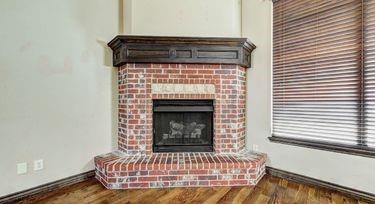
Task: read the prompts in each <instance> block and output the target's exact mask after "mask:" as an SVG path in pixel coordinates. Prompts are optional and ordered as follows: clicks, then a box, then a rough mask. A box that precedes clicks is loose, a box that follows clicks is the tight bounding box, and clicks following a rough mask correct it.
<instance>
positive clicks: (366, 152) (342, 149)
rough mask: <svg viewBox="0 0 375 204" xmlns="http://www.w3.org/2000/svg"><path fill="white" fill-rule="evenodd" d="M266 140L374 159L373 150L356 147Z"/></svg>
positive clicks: (279, 139)
mask: <svg viewBox="0 0 375 204" xmlns="http://www.w3.org/2000/svg"><path fill="white" fill-rule="evenodd" d="M268 139H269V140H270V141H271V142H275V143H280V144H287V145H294V146H299V147H307V148H312V149H318V150H325V151H330V152H337V153H344V154H351V155H356V156H363V157H370V158H375V150H374V148H367V149H365V148H363V147H357V146H350V145H342V144H335V143H328V142H318V141H307V140H299V139H295V138H293V139H291V138H285V137H278V136H272V137H269V138H268Z"/></svg>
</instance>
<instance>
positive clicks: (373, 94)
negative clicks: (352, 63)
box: [362, 0, 375, 148]
mask: <svg viewBox="0 0 375 204" xmlns="http://www.w3.org/2000/svg"><path fill="white" fill-rule="evenodd" d="M363 3H364V9H363V11H364V15H363V16H364V18H363V19H364V21H363V22H364V23H363V33H364V34H363V41H364V43H363V44H364V104H365V105H364V110H365V111H364V118H365V119H364V122H365V123H364V124H365V125H364V135H363V139H362V142H363V144H364V145H366V146H368V147H372V148H374V147H375V0H365V1H363Z"/></svg>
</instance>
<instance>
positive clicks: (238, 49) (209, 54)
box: [108, 35, 255, 68]
mask: <svg viewBox="0 0 375 204" xmlns="http://www.w3.org/2000/svg"><path fill="white" fill-rule="evenodd" d="M108 46H109V47H110V48H111V49H112V50H113V66H115V67H119V66H122V65H124V64H126V63H194V64H236V65H241V66H243V67H246V68H247V67H250V65H251V52H252V51H253V50H254V49H255V45H254V44H252V43H251V42H250V41H248V40H247V38H213V37H212V38H208V37H161V36H130V35H119V36H116V37H115V38H114V39H113V40H112V41H111V42H109V43H108Z"/></svg>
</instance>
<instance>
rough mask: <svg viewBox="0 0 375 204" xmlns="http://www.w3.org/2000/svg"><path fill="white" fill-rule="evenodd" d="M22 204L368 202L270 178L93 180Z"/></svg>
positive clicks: (38, 196) (318, 203)
mask: <svg viewBox="0 0 375 204" xmlns="http://www.w3.org/2000/svg"><path fill="white" fill-rule="evenodd" d="M19 203H63V204H66V203H162V204H168V203H317V204H324V203H337V204H338V203H366V202H364V201H359V200H357V199H355V198H352V197H348V196H346V195H342V194H339V193H336V192H333V191H330V190H327V189H322V188H316V187H311V186H306V185H303V184H299V183H294V182H291V181H287V180H284V179H280V178H277V177H272V176H269V175H266V176H265V177H264V178H263V179H262V180H261V181H260V183H259V184H258V185H257V186H256V187H215V188H169V189H141V190H107V189H105V188H104V187H103V186H102V185H101V184H99V183H98V182H97V181H96V180H95V179H90V180H88V181H85V182H81V183H78V184H75V185H72V186H69V187H65V188H63V189H60V190H57V191H52V192H49V193H47V194H42V195H36V196H33V197H30V198H27V199H25V200H23V201H21V202H19Z"/></svg>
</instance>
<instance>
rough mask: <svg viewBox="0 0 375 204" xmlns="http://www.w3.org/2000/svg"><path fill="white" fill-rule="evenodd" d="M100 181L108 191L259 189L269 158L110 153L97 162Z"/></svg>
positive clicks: (201, 154) (212, 154) (97, 174)
mask: <svg viewBox="0 0 375 204" xmlns="http://www.w3.org/2000/svg"><path fill="white" fill-rule="evenodd" d="M95 163H96V178H97V179H98V180H99V181H100V182H101V183H102V184H103V185H104V186H106V187H107V188H110V189H127V188H161V187H181V186H190V187H194V186H200V187H202V186H203V187H204V186H206V187H208V186H244V185H245V186H246V185H255V184H256V183H257V182H258V181H259V179H261V178H262V176H263V175H264V172H265V171H264V170H265V165H264V164H265V155H264V154H256V153H251V152H246V151H243V152H240V153H237V154H216V153H156V154H152V155H150V156H147V155H124V154H123V153H119V152H118V153H110V154H106V155H102V156H98V157H96V158H95Z"/></svg>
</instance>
